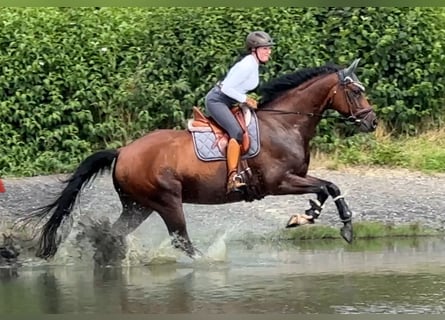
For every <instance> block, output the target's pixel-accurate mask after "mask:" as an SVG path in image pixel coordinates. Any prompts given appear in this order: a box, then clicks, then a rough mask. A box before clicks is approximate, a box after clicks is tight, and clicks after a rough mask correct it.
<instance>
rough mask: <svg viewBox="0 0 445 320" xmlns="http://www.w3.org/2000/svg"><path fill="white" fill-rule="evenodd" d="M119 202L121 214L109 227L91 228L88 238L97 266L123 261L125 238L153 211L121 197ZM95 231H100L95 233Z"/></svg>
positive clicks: (125, 252)
mask: <svg viewBox="0 0 445 320" xmlns="http://www.w3.org/2000/svg"><path fill="white" fill-rule="evenodd" d="M121 202H122V212H121V214H120V216H119V218H118V219H117V220H116V221H115V222H114V223H113V224H112V225H111V226H110V225H109V224H108V223H105V224H104V223H101V225H100V226H95V227H94V226H93V228H91V234H90V235H89V238H90V241H92V243H93V246H94V248H95V253H94V256H93V259H94V261H95V262H96V264H98V265H113V264H116V263H119V262H120V261H122V260H123V259H125V256H126V254H127V245H126V241H125V237H126V236H127V235H128V234H130V233H131V232H133V231H134V230H135V229H136V228H137V227H138V226H139V225H140V224H141V223H142V222H144V221H145V219H147V218H148V217H149V216H150V214H151V213H152V211H153V210H151V209H149V208H146V207H144V206H142V205H140V204H138V203H136V202H132V201H129V200H128V199H124V198H122V197H121ZM96 229H99V230H101V231H100V232H97V231H95V230H96Z"/></svg>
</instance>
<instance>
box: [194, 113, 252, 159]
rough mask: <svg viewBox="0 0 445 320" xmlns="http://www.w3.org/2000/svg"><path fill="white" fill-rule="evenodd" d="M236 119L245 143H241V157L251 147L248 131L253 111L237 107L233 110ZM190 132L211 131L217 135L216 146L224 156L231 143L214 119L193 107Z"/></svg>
mask: <svg viewBox="0 0 445 320" xmlns="http://www.w3.org/2000/svg"><path fill="white" fill-rule="evenodd" d="M231 111H232V113H233V115H234V116H235V119H236V120H237V121H238V123H239V124H240V126H241V128H242V129H243V141H242V143H241V155H243V154H245V153H247V152H248V151H249V147H250V138H249V133H248V131H247V126H248V125H249V122H250V119H251V111H250V109H249V108H248V107H246V106H236V107H234V108H232V109H231ZM187 127H188V130H189V131H191V132H202V131H211V132H213V133H214V134H215V137H216V140H215V144H216V145H217V146H218V148H219V149H220V151H221V152H222V153H223V154H226V147H227V144H228V142H229V135H228V134H227V132H226V131H225V130H224V129H223V128H222V127H220V126H219V125H218V124H217V123H216V121H215V120H213V119H212V117H207V116H205V115H204V114H203V113H202V111H201V110H200V109H199V108H198V107H193V118H192V119H190V120H189V121H188V125H187ZM213 147H215V145H214V146H213Z"/></svg>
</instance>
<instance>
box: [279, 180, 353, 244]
mask: <svg viewBox="0 0 445 320" xmlns="http://www.w3.org/2000/svg"><path fill="white" fill-rule="evenodd" d="M281 190H282V191H285V192H287V193H290V194H306V193H315V194H317V202H318V203H316V202H315V201H312V202H311V208H309V209H308V210H306V211H305V214H306V216H310V217H312V220H313V219H315V218H317V217H318V216H319V215H320V212H321V209H322V207H323V204H324V202H325V201H326V199H327V198H328V196H329V195H330V196H331V197H332V198H333V199H334V202H335V205H336V207H337V210H338V213H339V216H340V219H341V221H342V222H343V224H344V225H343V227H342V229H341V235H342V237H343V238H344V239H345V240H346V241H347V242H352V237H353V233H352V232H353V231H352V223H351V220H352V212H351V210H350V209H349V207H348V205H347V203H346V201H345V199H344V197H343V196H342V195H341V192H340V189H339V188H338V186H337V185H335V184H334V183H332V182H330V181H326V180H322V179H319V178H315V177H312V176H306V177H300V176H297V175H292V174H289V175H287V176H286V177H285V179H284V180H283V184H282V185H281ZM309 219H310V218H309ZM294 220H296V221H298V219H295V218H294V217H291V219H290V220H289V222H288V225H287V227H294V226H296V225H298V223H297V224H296V223H295V222H293V221H294Z"/></svg>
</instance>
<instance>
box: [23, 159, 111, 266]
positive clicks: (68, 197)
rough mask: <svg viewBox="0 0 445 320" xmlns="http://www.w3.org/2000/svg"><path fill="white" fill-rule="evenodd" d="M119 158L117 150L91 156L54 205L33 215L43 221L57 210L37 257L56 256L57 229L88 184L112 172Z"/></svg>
mask: <svg viewBox="0 0 445 320" xmlns="http://www.w3.org/2000/svg"><path fill="white" fill-rule="evenodd" d="M117 156H118V151H117V150H104V151H99V152H96V153H94V154H92V155H90V156H89V157H88V158H86V159H85V160H84V161H82V163H81V164H80V165H79V167H78V168H77V170H76V171H75V172H74V173H73V175H71V177H69V178H68V179H67V180H66V181H65V183H67V186H66V187H65V189H63V191H62V192H61V194H60V196H59V197H58V198H57V199H56V200H55V201H54V202H53V203H51V204H49V205H47V206H44V207H41V208H39V209H37V211H36V212H34V213H33V214H32V216H31V217H40V218H41V219H42V218H44V217H46V216H47V215H48V214H49V213H50V212H51V211H52V210H53V209H55V210H54V213H53V214H52V215H51V217H50V218H49V220H48V221H47V222H46V223H45V224H44V226H43V232H42V234H41V235H40V238H39V240H38V249H37V252H36V256H37V257H39V258H44V259H48V258H51V257H53V256H54V255H55V254H56V252H57V246H58V244H57V243H56V236H57V229H58V228H59V226H60V224H61V223H62V221H63V219H64V218H65V217H67V216H68V215H69V214H70V213H71V211H72V209H73V207H74V205H75V203H76V199H77V197H78V195H79V193H80V191H81V190H82V188H83V187H84V185H85V184H86V183H88V182H89V181H93V180H94V178H95V177H96V176H97V174H99V173H102V172H103V171H105V170H110V169H111V166H112V165H113V161H114V159H116V158H117Z"/></svg>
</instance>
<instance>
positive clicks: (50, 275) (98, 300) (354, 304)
mask: <svg viewBox="0 0 445 320" xmlns="http://www.w3.org/2000/svg"><path fill="white" fill-rule="evenodd" d="M332 243H333V242H330V243H329V244H328V243H318V244H314V243H313V247H312V248H311V247H309V245H308V242H305V248H304V249H302V248H298V247H296V246H295V244H294V245H293V246H287V245H285V244H283V243H282V244H280V245H279V246H276V245H257V246H253V247H252V246H251V243H249V244H248V245H247V246H245V245H240V244H238V245H236V244H233V243H230V244H229V245H228V247H229V249H228V251H229V252H228V260H227V261H225V262H211V261H195V262H192V261H189V260H184V261H179V262H176V263H170V264H158V265H149V266H133V267H125V268H122V267H110V268H107V267H99V266H96V267H95V268H91V267H88V266H63V267H62V266H38V267H35V266H34V267H32V266H27V267H23V268H21V269H18V271H17V270H15V273H14V271H12V270H11V269H0V270H1V272H0V281H1V285H0V296H2V299H0V310H1V311H2V313H3V312H8V313H21V312H27V313H29V312H32V313H68V312H101V313H104V312H106V313H193V312H203V313H205V312H207V313H266V312H267V313H271V312H272V313H274V312H277V313H442V312H443V311H444V308H445V293H444V292H443V288H444V285H445V280H444V279H443V272H444V266H445V257H443V251H444V250H443V249H444V248H445V242H444V241H443V240H438V239H435V240H425V239H424V240H418V242H416V243H415V245H413V243H412V242H408V244H407V243H404V242H392V243H390V244H389V243H388V240H384V241H383V242H382V243H380V244H378V243H377V242H373V243H371V244H372V246H371V248H370V250H369V251H365V249H364V247H361V249H360V245H363V244H364V243H363V242H362V243H361V244H360V243H358V244H357V246H355V247H354V246H352V247H350V246H344V244H343V243H342V242H336V243H337V245H336V246H332ZM247 247H249V248H247ZM8 272H9V273H8ZM11 272H12V273H11ZM13 274H15V275H13ZM3 297H4V298H3Z"/></svg>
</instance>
